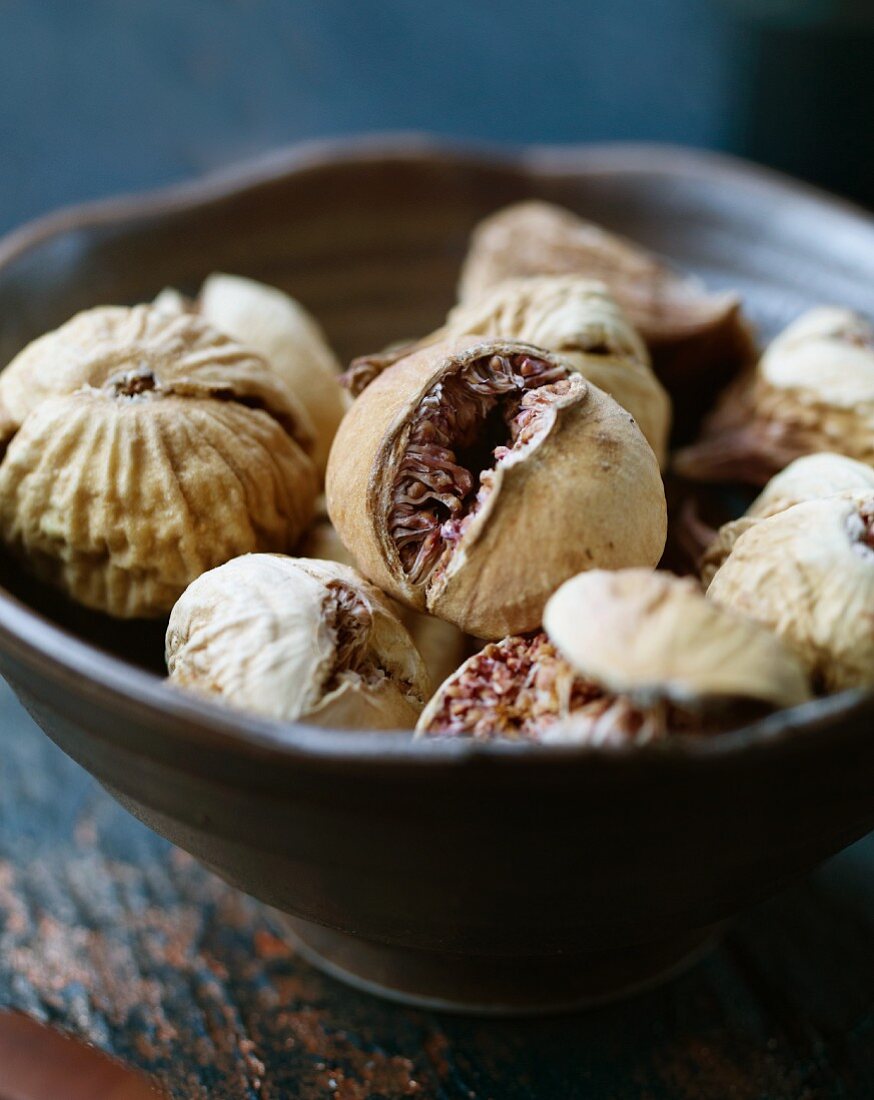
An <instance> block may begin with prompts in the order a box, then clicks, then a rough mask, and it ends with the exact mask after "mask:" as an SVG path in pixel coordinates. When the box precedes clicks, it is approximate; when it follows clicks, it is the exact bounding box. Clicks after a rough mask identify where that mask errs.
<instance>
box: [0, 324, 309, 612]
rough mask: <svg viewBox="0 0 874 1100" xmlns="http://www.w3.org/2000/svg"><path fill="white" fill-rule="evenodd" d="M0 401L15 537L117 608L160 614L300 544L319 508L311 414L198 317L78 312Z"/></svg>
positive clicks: (36, 568) (44, 571)
mask: <svg viewBox="0 0 874 1100" xmlns="http://www.w3.org/2000/svg"><path fill="white" fill-rule="evenodd" d="M0 405H2V407H3V409H4V410H5V414H6V423H7V424H8V425H9V435H10V436H11V441H8V446H7V449H6V453H5V456H4V457H3V461H2V463H0V533H2V537H3V540H4V542H5V543H6V545H7V546H8V547H9V548H10V549H11V550H12V551H13V552H14V553H15V554H16V555H17V556H19V557H20V558H21V559H22V560H23V561H24V562H25V564H26V565H27V567H28V568H30V569H31V570H32V571H33V572H34V573H36V575H37V576H39V577H40V578H42V579H43V580H46V581H48V582H50V583H51V584H54V585H55V586H57V587H59V588H61V589H62V590H64V591H65V592H67V593H68V594H69V595H70V596H71V597H72V598H73V599H75V600H78V601H79V602H80V603H83V604H85V605H86V606H89V607H92V608H96V609H98V610H102V611H106V612H108V613H109V614H111V615H115V616H119V617H123V618H132V617H155V616H160V615H163V614H165V613H166V612H167V611H169V609H170V608H171V607H172V606H173V602H174V601H175V600H176V599H177V598H178V596H179V594H180V593H181V592H182V591H183V590H184V588H185V587H186V585H187V584H189V583H190V582H191V581H192V580H193V579H194V578H195V577H196V576H198V574H200V573H202V572H203V571H204V570H206V569H210V568H212V567H213V566H215V565H218V564H220V563H221V562H223V561H226V560H227V559H228V558H231V557H235V556H236V555H238V554H241V553H245V552H247V551H250V550H259V549H265V550H284V549H290V548H291V547H292V546H293V545H294V544H295V543H296V541H297V540H298V539H299V537H300V535H301V533H302V532H303V530H304V529H305V528H306V525H307V523H308V522H309V520H310V517H311V515H312V510H313V505H314V501H315V496H316V489H317V486H316V475H315V470H314V468H313V465H312V463H311V461H310V459H309V458H308V457H307V454H306V453H305V450H304V448H305V447H308V446H309V445H310V439H311V437H310V433H309V430H308V420H307V417H306V414H305V413H304V412H303V411H302V410H301V409H300V408H299V407H298V406H297V405H296V403H295V401H294V398H293V396H292V395H291V394H290V393H289V392H288V391H287V390H286V388H285V386H284V384H283V383H282V382H281V381H280V380H279V379H277V378H276V376H275V375H274V373H273V372H272V370H271V369H270V368H269V367H268V365H267V364H266V363H265V362H264V360H262V359H261V358H259V357H258V356H256V355H255V354H254V353H251V352H249V351H248V350H246V349H244V348H242V347H241V346H240V345H238V344H236V343H235V342H234V341H232V340H230V339H228V338H227V337H224V336H221V335H219V333H217V332H216V331H215V330H214V329H212V328H210V327H209V326H208V325H207V324H206V323H205V322H204V321H202V320H201V319H200V318H197V317H191V316H187V315H175V316H172V315H169V314H166V313H162V312H160V311H157V310H154V309H152V308H151V307H149V306H136V307H134V308H133V309H125V308H120V307H119V308H116V307H105V308H100V309H94V310H89V311H88V312H86V313H82V314H79V316H77V317H75V318H74V319H73V320H72V321H70V322H68V323H67V324H66V325H64V326H62V327H61V328H60V329H58V330H57V331H56V332H53V333H49V334H48V335H46V336H43V337H41V338H40V339H39V340H37V341H35V343H33V344H31V345H30V346H29V347H28V348H26V349H25V350H24V351H23V352H22V353H21V354H20V355H19V356H18V357H17V358H16V359H15V360H14V361H13V362H12V363H11V364H10V365H9V366H8V367H7V368H6V370H5V371H4V372H3V374H2V375H0ZM13 432H14V434H13Z"/></svg>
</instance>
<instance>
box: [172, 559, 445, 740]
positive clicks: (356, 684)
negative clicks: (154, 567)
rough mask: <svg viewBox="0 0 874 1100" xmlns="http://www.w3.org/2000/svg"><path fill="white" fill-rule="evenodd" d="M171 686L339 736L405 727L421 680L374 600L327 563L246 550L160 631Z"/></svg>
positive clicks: (377, 595)
mask: <svg viewBox="0 0 874 1100" xmlns="http://www.w3.org/2000/svg"><path fill="white" fill-rule="evenodd" d="M166 656H167V668H168V670H169V672H170V682H171V683H173V684H175V685H177V686H179V687H183V688H189V689H191V690H193V691H198V692H201V693H203V694H207V695H210V696H213V697H214V698H216V699H221V700H222V701H223V702H225V703H227V704H229V705H230V706H233V707H237V708H240V709H242V710H248V711H252V712H254V713H258V714H264V715H268V716H269V717H271V718H278V719H282V720H285V721H295V720H298V719H300V720H301V721H304V722H308V723H311V724H313V725H318V726H330V727H334V728H338V729H339V728H342V729H410V728H411V727H412V726H413V725H414V724H415V722H416V718H417V717H418V715H419V712H420V711H421V709H422V705H423V703H424V700H425V698H426V696H427V692H428V678H427V673H426V672H425V668H424V666H423V664H422V660H421V658H420V657H419V654H418V652H417V651H416V647H415V646H414V645H413V643H412V640H411V639H410V636H409V634H408V633H407V631H406V630H405V629H404V627H403V625H402V624H401V623H400V622H399V620H398V619H397V617H396V616H395V614H394V613H393V611H392V610H391V608H390V607H389V605H388V603H387V602H386V600H385V598H384V597H383V595H382V593H381V592H380V591H379V590H378V589H376V588H374V587H373V585H371V584H368V583H367V581H365V580H364V579H363V578H362V577H361V576H360V575H359V574H358V573H357V572H356V571H355V570H354V569H351V568H350V567H348V566H345V565H340V564H338V563H335V562H326V561H313V560H310V559H307V558H286V557H282V556H280V555H274V554H247V555H245V556H244V557H241V558H235V559H234V560H233V561H229V562H227V563H226V564H224V565H221V566H219V567H218V568H217V569H212V570H210V571H209V572H208V573H204V574H203V575H202V576H201V577H199V578H198V579H197V580H196V581H194V582H193V583H192V584H191V585H190V586H189V588H188V589H186V591H185V592H184V593H183V595H182V596H181V597H180V599H179V602H178V603H177V604H176V606H175V607H174V608H173V613H172V614H171V616H170V624H169V626H168V628H167V654H166Z"/></svg>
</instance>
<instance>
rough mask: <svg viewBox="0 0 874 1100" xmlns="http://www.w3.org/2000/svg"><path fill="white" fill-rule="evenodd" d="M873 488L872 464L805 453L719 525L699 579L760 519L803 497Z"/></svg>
mask: <svg viewBox="0 0 874 1100" xmlns="http://www.w3.org/2000/svg"><path fill="white" fill-rule="evenodd" d="M855 490H857V491H861V492H864V491H865V490H872V491H874V467H871V466H866V465H865V463H864V462H856V460H855V459H852V458H847V457H846V456H844V455H838V454H830V453H828V452H826V451H823V452H821V453H819V454H812V455H805V456H804V457H803V458H796V459H795V461H794V462H790V464H789V465H788V466H787V467H786V469H785V470H782V471H781V472H780V473H779V474H777V475H776V476H775V477H772V478H771V480H770V481H769V482H768V484H767V485H766V486H765V488H764V489H763V490H762V492H761V493H760V494H759V496H758V497H756V499H755V500H754V501H753V503H752V504H751V505H750V506H749V508H748V509H747V511H746V514H745V515H743V516H741V517H740V519H736V520H732V521H731V522H730V523H726V524H723V526H722V527H721V528H720V529H719V531H717V533H716V537H715V538H714V539H713V541H712V542H711V544H710V545H709V546H708V547H707V549H706V550H705V552H704V554H703V556H702V558H701V561H700V571H701V580H702V582H703V584H704V587H705V588H706V587H707V586H708V585H709V584H710V582H711V580H713V576H714V574H715V573H716V570H717V569H719V568H720V566H721V565H722V564H723V562H724V561H725V559H726V558H727V557H728V555H729V554H730V553H731V549H732V547H733V546H734V544H735V542H736V541H737V540H738V538H739V537H740V536H741V535H742V534H743V532H744V531H747V530H749V528H750V527H752V526H753V525H754V524H755V523H757V522H758V521H759V520H760V519H766V518H767V517H768V516H774V515H776V514H777V513H778V512H785V511H786V509H787V508H791V507H792V506H793V505H794V504H801V503H803V502H804V501H806V500H821V499H822V498H824V497H832V496H837V494H839V493H843V492H852V491H855Z"/></svg>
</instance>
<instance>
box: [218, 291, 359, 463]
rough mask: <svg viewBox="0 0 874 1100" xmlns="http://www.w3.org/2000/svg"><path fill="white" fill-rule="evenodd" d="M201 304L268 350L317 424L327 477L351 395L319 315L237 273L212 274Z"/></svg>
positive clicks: (236, 333) (223, 327)
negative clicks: (345, 389) (318, 317)
mask: <svg viewBox="0 0 874 1100" xmlns="http://www.w3.org/2000/svg"><path fill="white" fill-rule="evenodd" d="M197 306H198V308H199V310H200V313H201V314H202V316H203V317H205V318H206V320H207V321H209V322H210V324H212V325H214V326H215V327H216V328H217V329H218V330H219V331H220V332H226V333H227V334H228V335H229V336H232V337H234V338H235V339H236V340H239V341H240V342H241V343H243V344H246V345H247V346H248V347H251V348H254V349H255V351H257V352H258V353H259V354H261V355H263V356H264V358H265V359H266V360H267V361H268V363H270V365H271V366H272V367H273V368H274V370H275V371H276V372H277V374H278V375H279V376H280V378H281V379H282V380H283V381H284V382H285V383H286V385H287V386H288V387H289V389H291V391H292V392H293V393H294V395H295V397H296V398H297V399H298V401H300V403H301V404H302V405H303V406H304V408H305V409H306V411H307V413H308V414H309V417H310V420H311V421H312V423H313V427H314V429H315V439H316V441H315V447H314V449H313V455H312V457H313V461H314V462H315V465H316V469H317V470H318V472H319V474H320V475H322V476H324V472H325V467H326V465H327V463H328V452H329V451H330V449H331V441H332V440H333V438H334V434H335V433H336V431H337V426H338V425H339V423H340V421H341V420H342V418H343V413H344V412H345V411H346V395H345V393H344V391H343V389H342V387H341V386H340V364H339V363H338V362H337V358H336V356H335V355H334V353H333V351H332V350H331V348H330V347H329V345H328V342H327V340H326V339H325V335H324V333H323V332H322V330H321V328H320V327H319V325H318V324H317V322H316V320H315V318H314V317H313V316H312V314H310V313H309V312H308V311H307V310H306V309H304V307H303V306H302V305H301V304H300V303H299V302H297V301H296V300H295V299H294V298H291V297H289V295H287V294H284V293H283V292H282V291H281V290H277V289H276V288H275V287H272V286H265V285H264V284H263V283H258V282H255V281H254V280H252V279H244V278H241V277H240V276H237V275H218V274H216V275H210V276H209V278H208V279H207V280H206V282H205V283H204V284H203V286H202V287H201V290H200V297H199V298H198V301H197Z"/></svg>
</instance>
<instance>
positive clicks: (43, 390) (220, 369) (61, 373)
mask: <svg viewBox="0 0 874 1100" xmlns="http://www.w3.org/2000/svg"><path fill="white" fill-rule="evenodd" d="M128 375H131V376H133V375H136V376H138V377H143V378H144V379H146V380H148V379H150V378H152V377H153V378H154V380H155V383H156V384H157V385H158V386H159V387H160V388H161V391H162V392H163V393H167V392H171V391H172V392H173V393H174V394H176V395H177V396H185V397H204V398H206V397H211V398H216V399H218V400H228V401H237V402H239V403H240V404H245V405H248V406H251V407H253V408H257V409H264V410H265V411H266V412H268V413H269V414H270V415H271V416H272V417H274V419H276V420H277V421H278V422H279V423H280V424H281V425H282V426H283V427H284V428H285V429H286V430H287V431H288V433H289V434H290V435H292V436H293V437H294V438H295V439H296V440H297V442H298V443H299V444H300V445H301V446H302V447H303V448H304V449H305V450H306V451H307V452H308V453H309V452H310V451H311V450H312V446H313V442H314V437H313V427H312V422H311V421H310V418H309V416H308V414H307V412H306V410H305V409H304V408H303V406H302V405H301V404H300V402H298V400H297V399H296V398H295V396H294V394H293V393H292V392H291V391H290V390H289V389H288V387H287V385H286V384H285V383H284V382H283V381H282V380H281V379H279V378H278V377H277V376H276V373H275V372H274V371H273V370H272V369H271V367H270V366H269V365H268V364H267V363H266V361H265V360H264V359H262V358H261V356H260V355H258V354H256V353H255V352H254V351H250V350H249V349H248V348H245V347H243V346H241V345H240V344H238V343H237V342H236V341H235V340H232V339H230V338H228V337H227V336H223V335H220V334H219V332H218V331H217V330H216V329H215V328H213V327H212V326H211V325H208V324H206V323H205V322H204V321H203V320H201V319H200V318H198V317H196V316H192V315H189V314H187V313H179V314H173V313H170V312H168V311H166V310H165V309H155V308H154V306H150V305H138V306H133V307H131V308H129V307H127V306H98V307H97V308H95V309H88V310H85V311H84V312H82V313H78V314H77V315H76V316H75V317H73V318H72V320H70V321H67V323H66V324H64V325H61V327H60V328H59V329H55V330H54V331H53V332H49V333H46V335H45V336H40V337H39V339H37V340H34V341H33V343H31V344H28V346H27V347H26V348H25V349H24V350H23V351H22V352H20V353H19V354H18V355H17V356H16V357H15V358H14V359H13V360H12V362H11V363H10V364H9V365H8V366H7V367H6V369H5V370H4V371H3V372H2V374H0V416H2V422H3V424H4V426H5V427H6V431H5V434H4V435H3V436H2V437H0V444H2V443H5V442H7V441H8V439H9V438H10V436H11V435H13V434H14V432H15V431H16V430H17V429H18V428H19V427H20V426H21V424H22V423H23V421H24V418H25V417H26V416H27V414H28V413H29V412H31V411H33V410H34V409H35V408H37V406H38V405H40V404H41V403H42V402H43V401H45V400H46V398H49V397H60V396H63V395H66V394H71V393H75V392H76V391H77V390H79V389H82V388H83V387H91V388H93V389H99V388H100V387H101V386H103V385H105V384H106V383H107V382H109V381H110V380H112V381H113V382H115V381H117V380H118V379H119V378H121V377H122V376H128Z"/></svg>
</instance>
